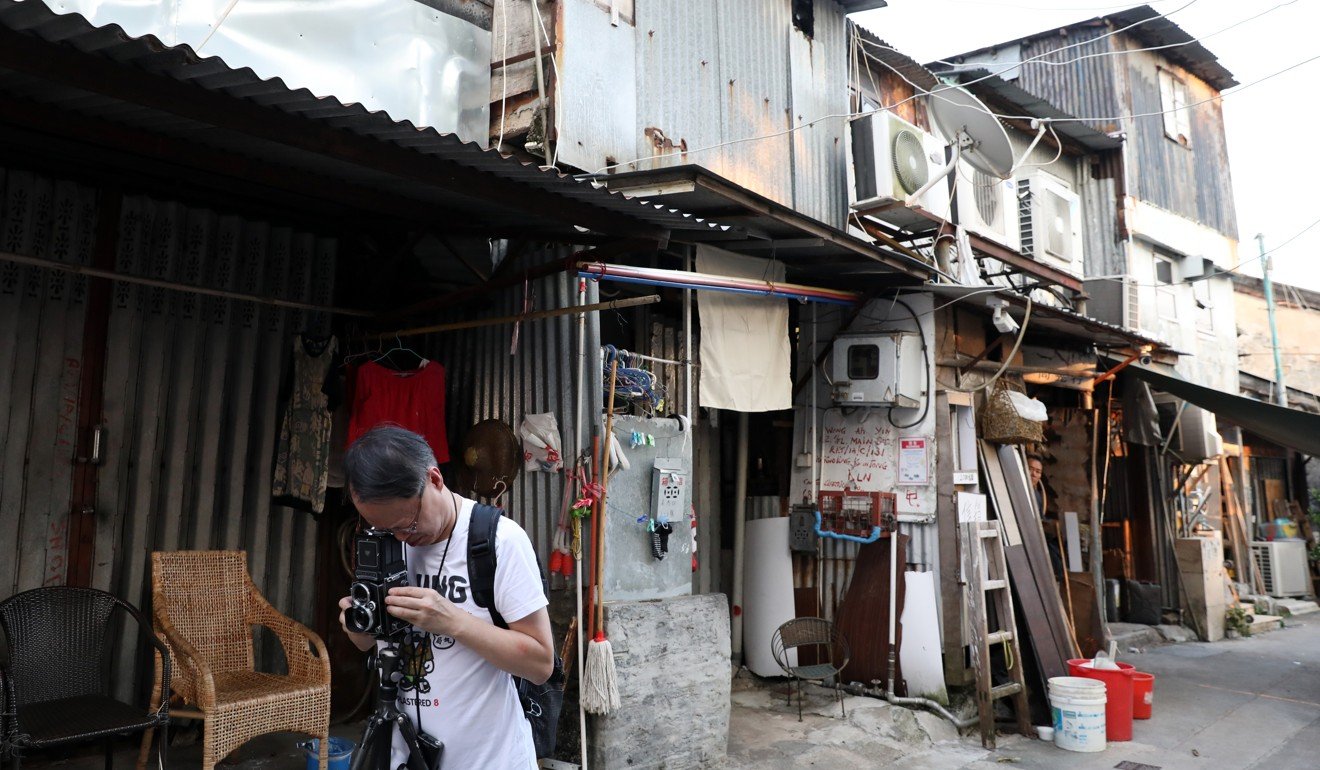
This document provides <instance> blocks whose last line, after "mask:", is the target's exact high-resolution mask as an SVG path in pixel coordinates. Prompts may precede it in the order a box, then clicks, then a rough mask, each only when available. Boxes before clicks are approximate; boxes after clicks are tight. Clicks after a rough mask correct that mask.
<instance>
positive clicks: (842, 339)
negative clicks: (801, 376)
mask: <svg viewBox="0 0 1320 770" xmlns="http://www.w3.org/2000/svg"><path fill="white" fill-rule="evenodd" d="M833 355H834V365H833V375H832V379H833V381H834V403H836V404H839V405H840V406H888V407H899V408H912V407H917V406H920V405H921V400H922V397H923V396H924V390H923V386H924V383H925V374H924V373H923V372H922V366H923V361H922V355H921V337H920V335H918V334H916V333H914V332H884V333H870V334H844V335H840V336H839V337H838V339H836V340H835V341H834V353H833Z"/></svg>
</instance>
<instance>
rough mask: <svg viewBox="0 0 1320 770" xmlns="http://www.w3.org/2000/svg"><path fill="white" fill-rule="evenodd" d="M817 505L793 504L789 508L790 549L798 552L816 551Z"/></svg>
mask: <svg viewBox="0 0 1320 770" xmlns="http://www.w3.org/2000/svg"><path fill="white" fill-rule="evenodd" d="M819 539H820V538H818V537H817V536H816V507H815V506H812V505H793V506H789V509H788V550H790V551H795V552H797V553H815V552H816V541H817V540H819Z"/></svg>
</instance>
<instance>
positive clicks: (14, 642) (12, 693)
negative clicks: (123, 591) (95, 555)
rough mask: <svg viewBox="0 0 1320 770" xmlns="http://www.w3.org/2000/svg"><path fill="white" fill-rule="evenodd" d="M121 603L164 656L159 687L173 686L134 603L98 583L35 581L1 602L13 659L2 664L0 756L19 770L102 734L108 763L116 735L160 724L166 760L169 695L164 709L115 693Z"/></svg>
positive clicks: (158, 644) (162, 755)
mask: <svg viewBox="0 0 1320 770" xmlns="http://www.w3.org/2000/svg"><path fill="white" fill-rule="evenodd" d="M116 610H123V611H124V612H125V613H127V614H128V615H129V616H130V617H132V619H133V620H134V621H135V622H136V623H137V624H138V627H139V628H140V629H141V630H142V631H145V637H146V639H147V641H148V642H149V643H150V644H151V646H152V647H154V648H155V654H156V655H157V656H159V658H160V659H161V661H162V664H163V665H162V667H161V672H162V679H163V682H162V692H169V680H170V669H169V652H168V651H167V650H166V648H165V645H164V644H162V643H161V641H160V640H159V639H157V638H156V635H155V633H154V632H153V631H152V630H151V625H150V624H148V623H147V622H146V621H145V620H144V619H143V617H142V614H141V613H140V612H138V610H137V608H136V607H134V606H132V605H131V604H128V603H127V602H125V601H122V600H120V599H118V598H116V597H115V596H112V595H111V594H108V593H106V592H105V591H98V590H96V589H93V588H67V587H51V588H34V589H32V590H31V591H24V592H23V593H20V594H16V595H14V596H11V597H10V598H8V599H6V600H5V601H3V602H0V628H3V629H4V632H5V636H6V638H7V639H8V643H9V659H8V660H7V661H6V662H5V664H4V665H3V667H0V692H2V694H3V697H2V698H0V700H3V704H0V705H2V708H0V757H4V756H6V755H7V756H8V757H10V758H11V759H12V761H13V767H14V770H18V768H19V766H20V764H21V761H22V757H23V756H24V754H25V753H26V752H28V751H30V750H40V749H46V748H51V747H54V746H61V745H65V744H71V743H78V742H82V741H90V740H95V739H97V738H102V739H104V740H105V766H106V768H107V770H109V768H110V767H111V764H112V759H113V758H112V753H111V739H112V738H113V737H114V736H116V735H127V734H131V733H136V732H141V731H143V730H148V729H152V728H160V739H159V746H158V751H159V753H160V763H161V766H162V767H163V766H164V765H165V746H166V743H167V735H166V730H167V725H168V724H169V706H168V701H166V702H162V703H161V706H160V708H159V709H151V708H148V707H147V706H131V705H129V704H127V703H124V702H122V701H118V700H115V699H114V698H112V697H110V695H109V694H108V692H109V679H110V676H109V675H110V666H111V665H112V660H113V655H112V652H111V645H109V644H108V643H107V640H108V639H109V638H110V636H111V633H112V626H111V622H112V620H113V618H114V614H115V611H116Z"/></svg>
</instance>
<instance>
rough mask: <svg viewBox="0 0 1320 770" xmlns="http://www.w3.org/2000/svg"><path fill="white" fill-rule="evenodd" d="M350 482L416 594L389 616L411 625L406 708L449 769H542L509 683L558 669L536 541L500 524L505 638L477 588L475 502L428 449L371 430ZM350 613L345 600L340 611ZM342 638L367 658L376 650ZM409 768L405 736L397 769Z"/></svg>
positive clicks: (399, 434)
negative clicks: (389, 536)
mask: <svg viewBox="0 0 1320 770" xmlns="http://www.w3.org/2000/svg"><path fill="white" fill-rule="evenodd" d="M344 474H345V476H346V478H347V481H348V487H349V492H350V494H351V495H352V498H353V503H354V505H356V506H357V509H358V512H359V513H360V514H362V518H364V519H366V520H367V522H368V523H370V524H371V525H372V526H374V527H377V528H380V529H388V530H391V531H392V532H393V533H394V536H395V537H396V538H398V539H399V540H401V541H403V543H404V544H405V548H404V555H405V558H406V560H407V563H408V586H407V587H404V588H395V589H392V590H391V591H390V595H389V596H388V597H387V598H386V604H387V610H388V612H389V613H390V614H391V615H394V616H395V617H397V618H401V619H403V620H405V621H407V622H408V623H410V624H412V629H411V630H410V631H409V633H408V634H407V636H406V638H405V639H404V642H403V645H402V650H401V652H402V658H403V672H404V679H403V681H402V682H400V698H399V700H400V702H399V708H400V710H402V711H403V712H404V713H406V714H408V715H409V716H410V717H412V718H413V719H414V720H416V722H417V727H418V729H419V730H421V731H423V732H425V733H427V734H429V735H431V736H433V737H435V738H438V739H439V740H441V741H443V742H444V745H445V754H444V758H445V764H446V765H447V766H448V767H463V768H467V767H471V768H478V767H480V768H534V767H536V750H535V747H534V745H533V743H532V733H531V727H530V725H529V723H528V722H527V720H526V718H524V716H523V710H522V706H521V705H520V704H519V701H518V695H517V692H516V690H515V689H514V686H513V680H512V679H511V678H510V676H509V674H513V675H515V676H519V677H522V678H524V679H527V680H529V681H531V682H533V683H538V684H539V683H542V682H544V681H545V680H546V679H548V678H549V677H550V674H551V672H552V670H553V667H554V647H553V641H552V636H551V631H550V617H549V615H548V614H547V612H546V609H545V608H546V604H547V603H548V602H547V601H546V597H545V593H544V591H543V590H542V587H541V576H540V569H539V567H538V566H537V561H536V553H535V551H534V550H533V549H532V544H531V541H530V540H529V539H528V538H527V533H526V532H524V531H523V529H522V527H519V526H518V525H517V524H516V523H515V522H513V521H512V520H510V519H507V518H501V519H500V522H499V529H498V530H497V532H496V536H495V548H496V551H497V553H498V554H499V558H498V560H497V567H496V571H495V605H496V607H497V608H498V609H499V611H500V614H501V615H503V616H504V619H505V621H507V623H508V626H509V627H508V628H507V629H503V628H499V627H498V626H496V625H494V624H493V623H492V622H491V616H490V612H489V611H487V610H485V609H482V608H481V607H478V606H477V605H476V603H475V602H474V601H473V597H472V592H471V591H470V590H469V586H470V581H469V578H468V565H467V539H468V526H469V523H470V521H471V517H472V507H473V505H474V504H475V503H474V501H472V500H468V499H466V498H463V497H461V496H459V495H457V494H455V493H454V492H453V491H451V490H450V489H449V488H448V487H446V486H445V482H444V477H443V476H442V475H441V473H440V469H439V468H438V467H437V466H436V462H435V455H434V454H433V453H432V451H431V448H430V446H428V445H427V443H426V439H424V438H422V437H421V436H419V435H417V434H416V433H412V432H411V431H407V430H404V429H403V428H399V427H397V426H392V425H381V426H377V427H375V428H372V429H371V430H370V431H367V432H366V433H365V434H363V435H362V436H361V437H360V438H358V440H357V441H355V442H353V445H352V446H351V447H349V449H348V452H347V453H346V454H345V455H344ZM349 604H350V602H349V599H348V597H345V598H343V599H340V600H339V607H340V609H341V610H343V609H346V608H347V607H348V606H349ZM339 621H340V624H341V625H342V624H343V622H344V615H343V612H341V613H340V616H339ZM344 632H345V633H347V634H348V635H349V637H350V638H351V639H352V640H353V643H354V644H356V645H357V646H358V648H359V649H362V650H366V649H369V648H370V647H371V646H372V645H373V644H375V643H376V641H375V639H374V638H372V637H371V636H370V635H367V634H355V633H353V632H351V631H349V630H348V628H347V627H345V628H344ZM406 760H407V756H406V749H405V748H404V744H403V741H402V738H401V737H400V736H398V735H396V736H395V741H394V754H393V759H392V760H391V764H393V765H394V766H398V765H400V764H402V763H403V762H405V761H406Z"/></svg>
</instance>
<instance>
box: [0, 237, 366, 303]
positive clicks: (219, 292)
mask: <svg viewBox="0 0 1320 770" xmlns="http://www.w3.org/2000/svg"><path fill="white" fill-rule="evenodd" d="M0 260H3V261H5V262H14V263H17V264H20V265H27V266H29V267H40V268H44V269H47V270H60V271H63V272H65V273H73V274H74V275H85V276H88V277H91V278H105V279H107V280H110V281H118V282H120V283H131V284H135V285H137V286H150V287H152V288H154V289H169V290H171V291H182V292H187V293H190V294H201V295H203V296H206V297H219V298H221V299H232V300H238V301H240V302H254V303H256V304H258V305H274V306H275V307H285V308H290V309H292V310H309V311H312V312H316V313H332V314H334V315H346V316H354V317H357V318H370V317H372V316H373V315H375V314H374V313H372V312H371V311H369V310H354V309H352V308H344V307H334V306H333V305H317V304H315V303H312V302H299V301H297V300H292V299H280V298H279V297H263V296H260V295H257V294H244V293H242V292H237V291H227V290H225V289H211V288H208V287H205V286H193V285H191V284H186V283H178V282H177V281H164V280H161V279H159V278H146V277H143V276H137V275H125V274H123V273H116V272H115V271H113V270H105V269H102V268H99V267H90V266H88V265H76V264H72V263H69V262H57V261H55V260H53V259H42V258H41V257H29V256H27V255H25V254H14V253H11V252H8V251H0Z"/></svg>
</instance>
